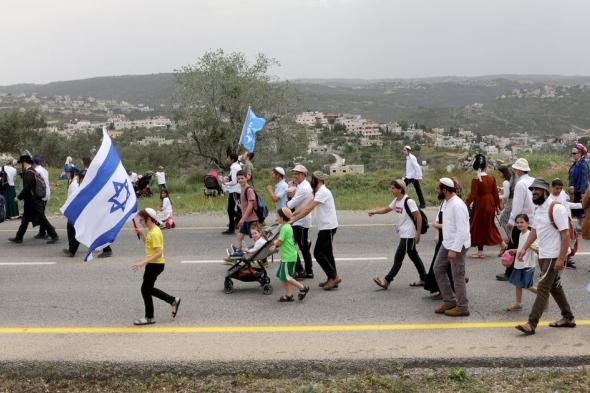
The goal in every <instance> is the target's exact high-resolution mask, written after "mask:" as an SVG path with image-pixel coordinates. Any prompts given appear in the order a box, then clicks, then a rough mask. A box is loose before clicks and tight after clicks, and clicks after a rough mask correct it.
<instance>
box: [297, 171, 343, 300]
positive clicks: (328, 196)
mask: <svg viewBox="0 0 590 393" xmlns="http://www.w3.org/2000/svg"><path fill="white" fill-rule="evenodd" d="M326 177H327V175H326V174H325V173H323V172H321V171H315V172H314V173H313V175H312V177H311V188H312V190H313V191H314V193H315V194H314V197H313V200H311V201H309V202H307V203H306V204H305V205H304V206H302V207H301V208H299V209H297V210H296V211H295V214H294V215H293V217H291V220H290V222H292V223H293V222H297V221H299V220H300V219H302V218H303V217H305V216H307V215H308V214H309V213H311V211H312V210H314V209H315V212H316V221H317V224H318V238H317V240H316V242H315V247H314V249H313V256H314V257H315V259H316V261H317V262H318V264H319V265H320V266H321V268H322V269H323V270H324V272H325V273H326V276H327V280H326V281H324V282H322V283H320V287H321V288H324V290H326V291H329V290H331V289H334V288H337V287H338V284H340V283H341V282H342V279H341V278H340V277H339V276H338V272H337V270H336V260H335V259H334V250H333V247H332V243H333V240H334V235H335V234H336V230H337V229H338V217H337V215H336V204H335V203H334V197H333V196H332V193H331V192H330V190H329V189H328V188H327V187H326V185H325V184H324V183H325V181H326Z"/></svg>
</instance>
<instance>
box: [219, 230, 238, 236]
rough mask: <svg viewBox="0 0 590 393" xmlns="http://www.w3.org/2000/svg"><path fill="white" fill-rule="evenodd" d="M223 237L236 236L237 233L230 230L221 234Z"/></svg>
mask: <svg viewBox="0 0 590 393" xmlns="http://www.w3.org/2000/svg"><path fill="white" fill-rule="evenodd" d="M221 234H222V235H235V234H236V231H232V230H230V229H228V230H227V231H223V232H221Z"/></svg>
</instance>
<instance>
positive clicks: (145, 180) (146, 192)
mask: <svg viewBox="0 0 590 393" xmlns="http://www.w3.org/2000/svg"><path fill="white" fill-rule="evenodd" d="M152 176H153V175H152V173H151V172H146V173H145V174H144V175H143V176H141V177H140V178H139V180H138V181H137V188H136V189H135V194H136V195H137V197H138V198H144V197H148V198H149V197H151V196H152V190H151V189H150V183H151V181H152Z"/></svg>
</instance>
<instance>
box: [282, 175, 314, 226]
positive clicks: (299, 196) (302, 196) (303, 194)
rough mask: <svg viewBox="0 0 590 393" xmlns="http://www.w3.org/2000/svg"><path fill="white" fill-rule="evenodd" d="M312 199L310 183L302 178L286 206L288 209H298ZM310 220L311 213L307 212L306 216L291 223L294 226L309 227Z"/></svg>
mask: <svg viewBox="0 0 590 393" xmlns="http://www.w3.org/2000/svg"><path fill="white" fill-rule="evenodd" d="M311 200H313V190H312V189H311V184H309V182H308V181H307V179H305V180H303V181H302V182H301V183H299V184H298V185H297V188H296V189H295V195H293V198H291V200H290V201H288V202H287V207H288V208H289V209H295V211H297V209H299V208H300V207H302V206H304V205H305V204H307V202H309V201H311ZM311 220H312V213H309V214H308V215H307V216H305V217H303V218H301V219H299V220H298V221H295V222H294V223H293V226H294V227H299V226H300V227H302V228H309V227H311Z"/></svg>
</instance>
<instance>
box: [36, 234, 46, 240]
mask: <svg viewBox="0 0 590 393" xmlns="http://www.w3.org/2000/svg"><path fill="white" fill-rule="evenodd" d="M33 238H34V239H40V240H45V239H47V235H45V234H42V233H38V234H36V235H35V236H33Z"/></svg>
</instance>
